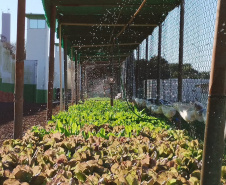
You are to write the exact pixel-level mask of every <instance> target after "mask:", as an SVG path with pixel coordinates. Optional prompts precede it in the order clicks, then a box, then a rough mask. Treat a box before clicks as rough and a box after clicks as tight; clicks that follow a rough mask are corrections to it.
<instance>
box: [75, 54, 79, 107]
mask: <svg viewBox="0 0 226 185" xmlns="http://www.w3.org/2000/svg"><path fill="white" fill-rule="evenodd" d="M75 103H76V104H78V53H77V52H76V55H75Z"/></svg>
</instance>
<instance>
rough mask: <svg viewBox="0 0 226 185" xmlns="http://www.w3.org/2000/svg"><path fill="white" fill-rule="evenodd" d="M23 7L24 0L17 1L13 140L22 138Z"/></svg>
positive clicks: (24, 4)
mask: <svg viewBox="0 0 226 185" xmlns="http://www.w3.org/2000/svg"><path fill="white" fill-rule="evenodd" d="M25 7H26V0H18V9H17V11H18V12H17V44H16V69H15V70H16V71H15V102H14V132H13V138H14V139H19V138H22V134H23V130H22V125H23V89H24V59H25V54H24V50H25V48H24V41H25V38H24V36H25Z"/></svg>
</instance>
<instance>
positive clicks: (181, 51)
mask: <svg viewBox="0 0 226 185" xmlns="http://www.w3.org/2000/svg"><path fill="white" fill-rule="evenodd" d="M184 3H185V1H184V0H182V1H181V9H180V38H179V64H178V102H182V93H183V92H182V91H183V55H184Z"/></svg>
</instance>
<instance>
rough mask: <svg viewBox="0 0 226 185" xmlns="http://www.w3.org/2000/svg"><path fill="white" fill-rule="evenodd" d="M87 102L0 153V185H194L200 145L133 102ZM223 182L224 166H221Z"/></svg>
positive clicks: (5, 145) (7, 144)
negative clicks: (138, 107) (110, 103)
mask: <svg viewBox="0 0 226 185" xmlns="http://www.w3.org/2000/svg"><path fill="white" fill-rule="evenodd" d="M114 103H115V106H114V107H111V106H110V105H109V101H108V100H107V99H90V100H87V101H86V102H85V103H81V104H78V105H73V106H71V107H69V110H68V112H60V113H59V114H58V115H56V116H54V117H53V120H52V121H49V123H48V125H47V126H46V128H43V127H39V126H35V127H33V128H32V130H30V131H28V132H27V133H26V134H25V135H24V136H23V138H22V139H21V140H20V139H15V140H6V141H4V143H3V145H2V147H1V149H0V159H1V160H0V184H4V185H11V184H23V185H25V184H31V185H36V184H37V185H44V184H59V183H60V184H99V185H101V184H120V185H121V184H125V185H127V184H128V185H136V184H137V185H138V184H144V185H145V184H146V185H182V184H183V185H185V184H186V185H198V184H200V170H201V166H202V161H201V160H202V148H203V142H202V141H198V140H197V139H196V140H194V139H193V138H192V137H190V136H188V133H187V132H186V131H185V130H176V129H175V127H174V126H173V125H171V126H170V125H168V124H167V123H166V121H164V119H163V118H156V117H153V116H148V115H147V114H146V113H145V112H144V110H143V111H139V110H138V109H137V108H136V106H134V107H133V111H134V112H132V110H131V109H130V108H131V107H129V106H132V104H130V105H128V104H127V103H126V102H122V101H119V100H118V101H115V102H114ZM221 182H222V184H224V183H226V167H224V166H223V167H222V179H221Z"/></svg>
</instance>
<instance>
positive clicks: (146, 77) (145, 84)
mask: <svg viewBox="0 0 226 185" xmlns="http://www.w3.org/2000/svg"><path fill="white" fill-rule="evenodd" d="M147 69H148V37H147V38H146V68H145V81H144V99H147V91H148V84H147V83H148V74H147V72H148V70H147Z"/></svg>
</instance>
